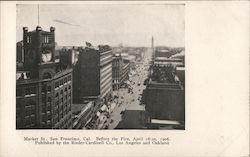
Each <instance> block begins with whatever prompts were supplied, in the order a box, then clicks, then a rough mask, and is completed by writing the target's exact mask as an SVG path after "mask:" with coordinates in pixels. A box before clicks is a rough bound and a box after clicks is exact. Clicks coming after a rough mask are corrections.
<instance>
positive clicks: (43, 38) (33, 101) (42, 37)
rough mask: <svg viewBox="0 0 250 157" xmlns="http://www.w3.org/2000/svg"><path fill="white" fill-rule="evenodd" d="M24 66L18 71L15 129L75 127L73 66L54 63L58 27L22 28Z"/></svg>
mask: <svg viewBox="0 0 250 157" xmlns="http://www.w3.org/2000/svg"><path fill="white" fill-rule="evenodd" d="M23 54H24V56H23V58H24V60H23V66H22V67H20V68H18V69H17V72H16V128H17V129H30V128H33V129H34V128H36V129H68V128H72V118H71V102H72V99H71V98H72V92H71V91H72V81H71V79H72V69H70V68H66V69H64V68H63V67H62V66H61V63H60V62H55V28H54V27H51V28H50V31H49V32H48V31H43V30H42V28H41V27H39V26H37V28H36V30H34V31H30V32H28V28H27V27H24V28H23Z"/></svg>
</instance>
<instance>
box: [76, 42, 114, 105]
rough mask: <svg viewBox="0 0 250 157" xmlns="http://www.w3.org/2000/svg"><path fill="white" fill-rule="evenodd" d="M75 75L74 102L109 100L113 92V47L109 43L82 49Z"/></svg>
mask: <svg viewBox="0 0 250 157" xmlns="http://www.w3.org/2000/svg"><path fill="white" fill-rule="evenodd" d="M73 76H74V77H73V78H74V80H73V88H74V91H73V95H74V100H73V101H74V103H84V101H90V100H97V99H99V100H107V99H108V98H109V96H110V95H111V92H112V49H111V48H110V47H109V46H107V45H104V46H98V48H94V47H86V48H85V49H82V50H81V51H80V54H79V57H78V62H77V64H76V65H75V67H74V72H73Z"/></svg>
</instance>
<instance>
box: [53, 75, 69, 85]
mask: <svg viewBox="0 0 250 157" xmlns="http://www.w3.org/2000/svg"><path fill="white" fill-rule="evenodd" d="M68 82H69V83H70V82H71V75H69V76H68V77H65V78H64V79H61V80H60V81H57V82H56V83H55V88H58V87H59V86H62V85H63V84H66V83H68Z"/></svg>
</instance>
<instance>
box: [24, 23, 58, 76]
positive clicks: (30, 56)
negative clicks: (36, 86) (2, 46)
mask: <svg viewBox="0 0 250 157" xmlns="http://www.w3.org/2000/svg"><path fill="white" fill-rule="evenodd" d="M23 47H24V69H25V70H27V71H30V74H31V77H33V78H34V77H38V75H39V69H44V67H46V68H47V69H51V68H52V69H53V67H55V66H52V65H54V63H55V28H54V27H50V31H49V32H48V31H43V30H42V28H41V27H40V26H37V27H36V30H34V31H30V32H28V28H27V27H23Z"/></svg>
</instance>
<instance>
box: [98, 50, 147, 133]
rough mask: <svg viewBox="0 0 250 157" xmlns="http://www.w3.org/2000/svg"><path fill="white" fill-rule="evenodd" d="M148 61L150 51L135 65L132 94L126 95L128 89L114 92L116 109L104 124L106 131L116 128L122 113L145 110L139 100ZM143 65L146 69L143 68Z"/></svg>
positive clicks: (143, 87)
mask: <svg viewBox="0 0 250 157" xmlns="http://www.w3.org/2000/svg"><path fill="white" fill-rule="evenodd" d="M150 59H151V53H150V49H148V50H147V52H146V53H145V56H144V58H143V60H142V64H137V65H138V67H137V68H136V70H135V74H134V75H133V76H132V78H131V80H132V82H131V87H132V88H133V94H131V93H128V88H120V89H119V90H118V91H114V93H115V94H116V95H118V96H119V98H118V100H115V102H116V107H115V108H114V110H113V112H112V113H111V115H110V118H109V119H108V120H107V122H106V124H105V125H103V126H106V125H108V129H114V128H116V126H117V125H118V124H119V122H120V121H121V120H122V114H121V112H122V111H125V110H137V111H138V110H139V111H143V110H145V105H143V104H141V102H140V99H141V95H142V92H143V90H144V89H145V88H146V86H145V85H143V83H144V80H145V79H146V78H147V75H148V62H149V60H150ZM145 65H146V66H147V67H144V66H145ZM133 82H134V83H133ZM139 82H140V85H138V83H139ZM138 98H139V99H138ZM111 119H112V120H111ZM111 121H113V122H111Z"/></svg>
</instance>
